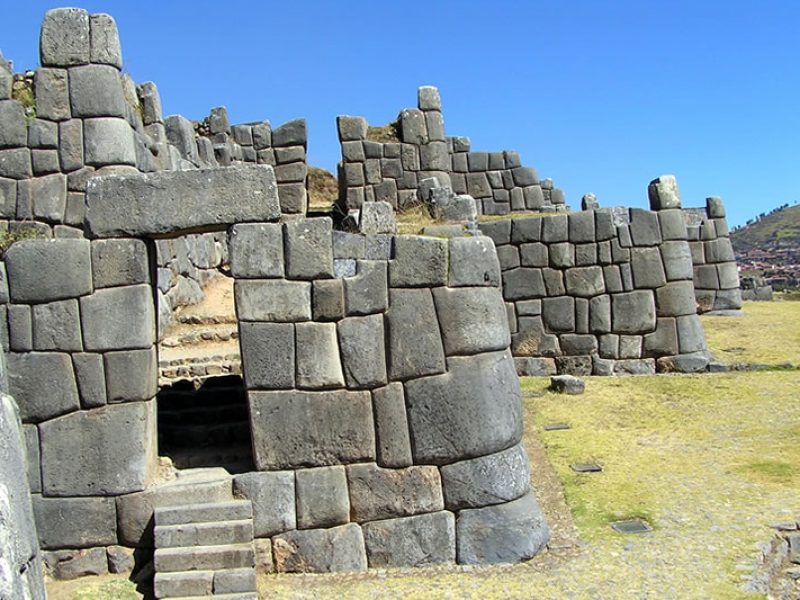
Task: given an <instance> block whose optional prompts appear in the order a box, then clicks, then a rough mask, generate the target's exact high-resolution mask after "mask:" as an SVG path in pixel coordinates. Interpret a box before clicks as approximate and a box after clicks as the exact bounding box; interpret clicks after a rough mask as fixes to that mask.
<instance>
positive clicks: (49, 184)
mask: <svg viewBox="0 0 800 600" xmlns="http://www.w3.org/2000/svg"><path fill="white" fill-rule="evenodd" d="M17 190H18V194H17V211H18V213H19V209H20V207H22V206H24V207H25V211H26V212H27V211H28V209H30V211H31V212H30V213H28V214H26V215H24V216H25V217H29V216H32V217H35V218H37V219H39V220H41V221H47V222H49V223H61V222H63V221H64V212H65V210H66V206H67V178H66V177H65V176H64V175H62V174H60V173H53V174H51V175H45V176H43V177H36V178H35V179H27V180H24V181H20V182H19V183H18V184H17ZM31 213H32V214H31ZM21 216H23V215H20V214H18V217H21Z"/></svg>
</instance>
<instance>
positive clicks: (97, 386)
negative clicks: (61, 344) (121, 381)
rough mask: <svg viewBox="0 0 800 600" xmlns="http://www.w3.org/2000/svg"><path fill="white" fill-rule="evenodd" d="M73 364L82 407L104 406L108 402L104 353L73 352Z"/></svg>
mask: <svg viewBox="0 0 800 600" xmlns="http://www.w3.org/2000/svg"><path fill="white" fill-rule="evenodd" d="M72 364H73V367H74V368H75V379H76V380H77V382H78V392H79V393H80V398H81V407H83V408H97V407H98V406H103V405H104V404H105V403H106V375H105V369H104V367H103V355H102V354H91V353H86V352H82V353H78V354H73V355H72Z"/></svg>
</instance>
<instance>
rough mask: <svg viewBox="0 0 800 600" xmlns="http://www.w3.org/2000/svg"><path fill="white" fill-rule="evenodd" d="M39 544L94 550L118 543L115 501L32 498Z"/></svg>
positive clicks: (110, 499)
mask: <svg viewBox="0 0 800 600" xmlns="http://www.w3.org/2000/svg"><path fill="white" fill-rule="evenodd" d="M33 511H34V514H35V516H36V524H37V530H38V531H39V543H40V544H41V546H42V548H44V549H54V548H91V547H93V546H108V545H110V544H115V543H116V541H117V511H116V508H115V506H114V499H113V498H42V497H41V496H34V497H33Z"/></svg>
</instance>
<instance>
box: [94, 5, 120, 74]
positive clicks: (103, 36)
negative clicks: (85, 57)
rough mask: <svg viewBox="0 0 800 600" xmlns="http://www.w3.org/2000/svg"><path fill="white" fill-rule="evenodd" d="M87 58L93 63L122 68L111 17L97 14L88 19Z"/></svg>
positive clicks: (117, 35)
mask: <svg viewBox="0 0 800 600" xmlns="http://www.w3.org/2000/svg"><path fill="white" fill-rule="evenodd" d="M89 30H90V33H91V35H90V44H89V58H90V60H91V62H93V63H101V64H105V65H114V66H115V67H117V68H118V69H120V68H122V50H121V49H120V44H119V33H117V24H116V22H115V21H114V17H112V16H111V15H107V14H103V13H99V14H94V15H91V16H90V17H89Z"/></svg>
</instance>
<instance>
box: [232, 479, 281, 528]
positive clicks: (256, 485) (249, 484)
mask: <svg viewBox="0 0 800 600" xmlns="http://www.w3.org/2000/svg"><path fill="white" fill-rule="evenodd" d="M233 489H234V491H235V492H236V494H237V495H239V496H243V497H245V498H247V499H248V500H250V502H252V503H253V533H254V535H255V537H257V538H261V537H270V536H273V535H275V534H278V533H282V532H284V531H287V530H289V529H294V528H295V527H297V516H296V504H295V475H294V472H293V471H268V472H266V471H265V472H253V473H243V474H241V475H236V476H235V477H234V478H233Z"/></svg>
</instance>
